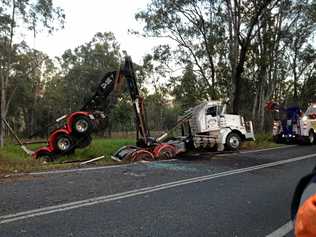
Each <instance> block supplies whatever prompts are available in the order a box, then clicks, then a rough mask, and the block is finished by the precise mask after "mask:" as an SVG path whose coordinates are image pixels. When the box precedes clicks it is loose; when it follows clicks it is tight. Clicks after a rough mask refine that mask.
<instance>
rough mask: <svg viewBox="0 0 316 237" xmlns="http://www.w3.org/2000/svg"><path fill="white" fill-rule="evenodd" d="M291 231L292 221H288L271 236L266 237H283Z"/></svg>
mask: <svg viewBox="0 0 316 237" xmlns="http://www.w3.org/2000/svg"><path fill="white" fill-rule="evenodd" d="M293 229H294V228H293V223H292V221H289V222H288V223H286V224H284V225H283V226H281V227H280V228H278V229H276V230H275V231H273V232H272V233H271V234H268V235H267V236H266V237H283V236H286V235H287V234H288V233H290V232H291V231H292V230H293Z"/></svg>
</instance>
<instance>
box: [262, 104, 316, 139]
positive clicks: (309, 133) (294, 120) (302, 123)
mask: <svg viewBox="0 0 316 237" xmlns="http://www.w3.org/2000/svg"><path fill="white" fill-rule="evenodd" d="M266 108H267V109H268V110H270V111H273V112H276V113H278V116H274V121H273V127H272V134H273V139H274V141H275V142H277V143H283V142H285V143H292V142H297V143H299V144H310V145H311V144H313V143H315V136H316V135H315V132H316V103H311V104H310V105H309V107H308V108H307V110H306V112H305V113H303V112H302V111H301V109H300V108H299V107H298V106H292V107H288V108H280V106H279V104H278V103H276V102H273V101H269V102H268V103H267V104H266ZM280 111H281V112H282V113H283V115H284V116H283V118H280V115H279V112H280ZM281 117H282V115H281Z"/></svg>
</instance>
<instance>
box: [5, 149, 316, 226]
mask: <svg viewBox="0 0 316 237" xmlns="http://www.w3.org/2000/svg"><path fill="white" fill-rule="evenodd" d="M313 157H316V154H311V155H306V156H300V157H296V158H292V159H287V160H282V161H276V162H271V163H267V164H262V165H256V166H252V167H247V168H242V169H237V170H230V171H225V172H221V173H217V174H211V175H205V176H199V177H195V178H190V179H184V180H179V181H174V182H170V183H165V184H160V185H156V186H152V187H145V188H141V189H135V190H131V191H127V192H122V193H117V194H112V195H105V196H100V197H95V198H90V199H85V200H81V201H76V202H69V203H64V204H60V205H55V206H48V207H44V208H39V209H34V210H29V211H25V212H19V213H15V214H9V215H4V216H0V224H5V223H9V222H14V221H18V220H23V219H28V218H32V217H36V216H42V215H47V214H51V213H56V212H64V211H67V210H72V209H76V208H81V207H86V206H92V205H96V204H100V203H106V202H110V201H114V200H120V199H125V198H128V197H134V196H139V195H143V194H146V193H152V192H156V191H160V190H166V189H170V188H174V187H179V186H183V185H186V184H192V183H198V182H204V181H208V180H212V179H216V178H221V177H225V176H230V175H234V174H242V173H246V172H249V171H254V170H260V169H264V168H268V167H274V166H278V165H283V164H288V163H292V162H296V161H300V160H305V159H309V158H313Z"/></svg>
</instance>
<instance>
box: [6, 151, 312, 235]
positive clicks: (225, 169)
mask: <svg viewBox="0 0 316 237" xmlns="http://www.w3.org/2000/svg"><path fill="white" fill-rule="evenodd" d="M314 154H315V155H314ZM315 165H316V146H289V147H286V148H282V149H275V150H267V151H257V152H250V153H239V154H225V155H214V154H211V153H201V154H196V155H195V156H191V157H182V158H181V159H178V160H172V161H167V162H152V163H141V164H132V165H124V166H118V167H101V168H96V169H95V168H91V169H83V170H79V171H78V170H70V171H62V172H55V173H54V172H51V173H34V174H31V175H27V176H24V177H21V178H19V179H13V180H1V181H0V237H11V236H12V237H13V236H23V237H24V236H45V237H48V236H76V237H77V236H135V237H136V236H137V237H138V236H181V237H182V236H190V237H191V236H249V237H254V236H267V235H269V234H271V233H273V234H274V235H272V236H273V237H276V236H293V234H292V233H291V232H290V233H288V234H287V232H289V231H285V232H284V233H283V234H282V233H281V232H282V231H281V232H275V231H276V230H278V229H279V228H280V227H281V230H282V228H283V227H284V225H285V224H287V223H288V222H289V220H290V217H289V216H290V211H289V207H290V202H291V198H292V193H293V190H294V188H295V186H296V183H297V182H298V180H299V179H300V177H302V176H304V175H305V174H307V173H308V172H310V171H311V170H312V168H313V167H314V166H315ZM279 230H280V229H279ZM283 230H284V228H283ZM278 233H279V234H278ZM280 233H281V234H280Z"/></svg>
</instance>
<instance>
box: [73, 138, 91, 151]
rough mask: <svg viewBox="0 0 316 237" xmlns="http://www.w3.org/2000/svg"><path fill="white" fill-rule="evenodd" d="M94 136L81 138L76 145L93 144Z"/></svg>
mask: <svg viewBox="0 0 316 237" xmlns="http://www.w3.org/2000/svg"><path fill="white" fill-rule="evenodd" d="M91 141H92V138H91V136H90V135H88V136H86V137H84V138H81V139H80V141H79V142H78V143H77V144H76V147H78V148H85V147H87V146H89V145H90V144H91Z"/></svg>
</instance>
